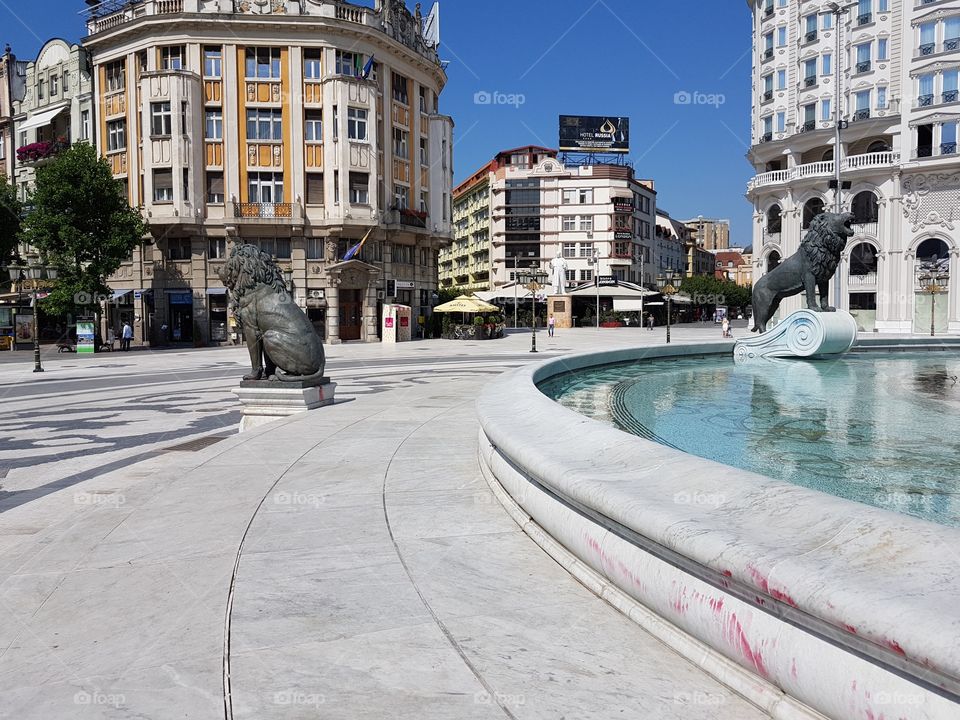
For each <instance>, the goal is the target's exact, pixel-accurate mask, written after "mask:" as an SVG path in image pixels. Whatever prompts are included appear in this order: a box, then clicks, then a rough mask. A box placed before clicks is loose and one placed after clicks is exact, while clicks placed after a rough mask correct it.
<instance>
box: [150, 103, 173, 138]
mask: <svg viewBox="0 0 960 720" xmlns="http://www.w3.org/2000/svg"><path fill="white" fill-rule="evenodd" d="M171 132H172V120H171V117H170V103H169V102H155V103H150V135H151V136H153V137H158V136H164V137H166V136H169V135H170V134H171Z"/></svg>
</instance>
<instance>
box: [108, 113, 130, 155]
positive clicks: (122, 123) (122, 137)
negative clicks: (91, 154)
mask: <svg viewBox="0 0 960 720" xmlns="http://www.w3.org/2000/svg"><path fill="white" fill-rule="evenodd" d="M126 149H127V121H126V120H108V121H107V152H115V151H117V150H126Z"/></svg>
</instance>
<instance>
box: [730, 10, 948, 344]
mask: <svg viewBox="0 0 960 720" xmlns="http://www.w3.org/2000/svg"><path fill="white" fill-rule="evenodd" d="M748 5H749V7H750V9H751V11H752V13H753V69H752V79H753V94H752V95H753V109H752V147H751V149H750V152H749V155H748V157H749V159H750V161H751V163H752V164H753V166H754V169H755V173H756V174H755V175H754V177H753V178H752V179H751V180H750V182H749V184H748V188H747V198H748V199H749V200H750V201H751V203H752V204H753V207H754V220H755V222H754V228H753V250H754V252H753V263H754V268H753V276H754V281H756V280H757V279H759V277H761V276H762V275H763V274H764V273H765V272H767V271H768V270H769V269H771V268H772V267H774V266H775V265H776V264H777V263H778V262H779V261H780V260H781V258H783V257H786V256H788V255H790V254H792V253H793V252H795V251H796V250H797V248H798V247H799V244H800V240H801V237H802V235H803V234H804V233H805V232H806V229H807V227H808V226H809V224H810V221H811V220H812V219H813V217H814V216H815V215H817V214H818V213H819V212H821V211H823V210H827V211H832V210H834V208H836V207H837V200H838V195H837V194H838V193H839V205H840V207H841V209H842V210H844V211H846V210H849V211H852V212H853V213H854V215H855V217H856V219H855V225H854V228H855V231H856V232H855V235H854V236H853V237H852V238H851V239H850V240H849V242H848V244H847V248H846V250H845V252H844V255H843V258H842V261H841V265H840V268H839V270H838V273H837V279H835V280H834V287H832V288H831V297H835V298H836V299H837V302H836V304H837V305H838V306H839V307H842V308H844V309H847V310H849V311H850V312H851V313H853V314H854V316H855V317H856V318H857V322H858V325H859V327H860V329H861V331H866V332H870V331H876V332H888V333H911V332H914V333H930V332H931V331H932V330H934V331H936V332H937V333H940V332H951V333H956V332H960V285H958V282H960V277H958V273H960V268H958V267H957V257H958V255H960V230H958V228H957V222H958V220H960V216H958V212H960V210H958V207H960V156H958V154H957V129H958V122H960V96H958V73H960V1H958V0H856V1H854V2H848V1H845V2H839V3H830V2H824V1H821V0H748ZM838 48H839V52H838ZM838 75H839V85H838V83H837V78H838ZM838 119H839V120H840V123H841V126H840V129H841V132H840V134H839V135H840V143H839V148H838V147H837V142H836V134H837V130H836V122H837V120H838ZM835 163H839V168H838V167H837V165H836V164H835ZM838 169H839V177H840V183H839V186H838V185H837V182H836V177H837V175H838V173H837V171H838ZM799 302H800V300H799V299H798V298H791V299H790V300H789V301H785V303H784V310H786V311H789V310H792V309H794V308H796V307H799ZM781 312H782V311H781Z"/></svg>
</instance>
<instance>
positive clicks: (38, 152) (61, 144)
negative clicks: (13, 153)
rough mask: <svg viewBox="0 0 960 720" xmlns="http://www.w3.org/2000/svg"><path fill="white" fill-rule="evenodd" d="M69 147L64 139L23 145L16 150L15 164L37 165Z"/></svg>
mask: <svg viewBox="0 0 960 720" xmlns="http://www.w3.org/2000/svg"><path fill="white" fill-rule="evenodd" d="M69 146H70V145H69V143H68V142H67V141H66V139H64V138H60V139H58V140H51V141H49V142H35V143H31V144H30V145H24V146H23V147H19V148H17V162H19V163H23V164H24V165H32V164H35V163H39V162H42V161H43V160H48V159H50V158H52V157H54V156H56V155H58V154H59V153H61V152H63V151H64V150H66V149H67V148H68V147H69Z"/></svg>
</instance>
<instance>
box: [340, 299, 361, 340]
mask: <svg viewBox="0 0 960 720" xmlns="http://www.w3.org/2000/svg"><path fill="white" fill-rule="evenodd" d="M362 319H363V290H344V289H341V290H340V339H341V340H359V339H360V325H361V322H362Z"/></svg>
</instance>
